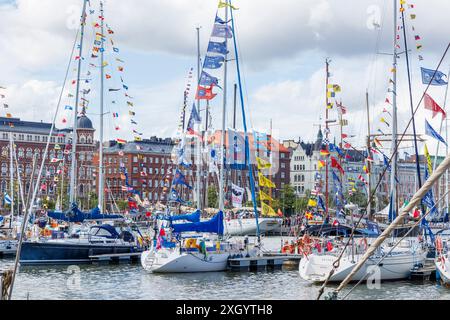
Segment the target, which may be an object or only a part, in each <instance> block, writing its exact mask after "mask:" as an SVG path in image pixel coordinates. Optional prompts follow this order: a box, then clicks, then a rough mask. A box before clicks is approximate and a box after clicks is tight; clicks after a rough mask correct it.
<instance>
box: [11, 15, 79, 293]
mask: <svg viewBox="0 0 450 320" xmlns="http://www.w3.org/2000/svg"><path fill="white" fill-rule="evenodd" d="M82 19H83V18H82ZM79 34H80V29H78V31H77V34H76V36H75V40H74V42H73V47H72V51H71V53H70V57H69V63H68V64H67V69H66V74H65V76H64V82H63V85H62V87H61V91H60V94H59V99H58V104H57V105H56V110H55V113H54V115H53V121H52V126H51V128H50V132H49V135H48V139H47V144H46V146H45V151H44V156H43V157H42V163H41V166H40V168H39V174H38V176H37V181H36V185H35V186H34V190H33V196H32V198H31V201H30V207H29V209H28V211H27V212H25V215H24V217H23V220H22V225H21V232H20V238H19V244H18V246H17V252H16V261H15V263H14V271H13V275H12V279H11V285H10V288H9V297H8V300H11V299H12V293H13V288H14V281H15V278H16V274H17V268H18V265H19V258H20V252H21V250H22V242H23V238H24V233H25V226H26V222H27V221H28V217H29V216H30V215H31V211H32V210H33V204H34V201H35V199H36V196H37V193H38V190H39V189H40V186H39V184H40V182H41V176H42V170H43V168H44V164H45V160H46V158H47V154H48V149H49V147H50V141H51V139H50V137H51V136H52V135H53V131H54V129H55V122H56V118H57V116H58V111H59V108H60V105H61V100H62V96H63V94H64V88H65V86H66V82H67V77H68V76H69V70H70V65H71V62H72V59H73V54H74V52H75V48H76V46H77V39H78V35H79ZM80 59H81V58H80Z"/></svg>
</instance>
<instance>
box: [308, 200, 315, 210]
mask: <svg viewBox="0 0 450 320" xmlns="http://www.w3.org/2000/svg"><path fill="white" fill-rule="evenodd" d="M307 206H308V207H313V208H315V207H317V201H316V200H314V199H309V201H308V205H307Z"/></svg>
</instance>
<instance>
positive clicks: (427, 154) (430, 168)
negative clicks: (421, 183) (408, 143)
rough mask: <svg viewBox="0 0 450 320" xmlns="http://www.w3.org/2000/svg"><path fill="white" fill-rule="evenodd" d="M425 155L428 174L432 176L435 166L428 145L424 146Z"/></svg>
mask: <svg viewBox="0 0 450 320" xmlns="http://www.w3.org/2000/svg"><path fill="white" fill-rule="evenodd" d="M424 154H425V159H426V160H427V165H428V172H429V173H430V174H432V173H433V165H432V164H431V157H430V153H429V152H428V147H427V144H426V143H425V146H424Z"/></svg>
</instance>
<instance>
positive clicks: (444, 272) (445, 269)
mask: <svg viewBox="0 0 450 320" xmlns="http://www.w3.org/2000/svg"><path fill="white" fill-rule="evenodd" d="M441 259H442V257H441V258H438V259H436V261H435V265H436V272H439V277H440V278H441V282H442V283H443V284H444V285H446V286H449V285H450V261H448V258H447V257H445V260H444V261H442V260H441Z"/></svg>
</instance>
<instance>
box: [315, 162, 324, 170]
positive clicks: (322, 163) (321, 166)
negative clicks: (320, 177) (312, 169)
mask: <svg viewBox="0 0 450 320" xmlns="http://www.w3.org/2000/svg"><path fill="white" fill-rule="evenodd" d="M317 167H318V168H319V170H320V169H322V168H323V167H325V161H323V160H319V163H318V164H317Z"/></svg>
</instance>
